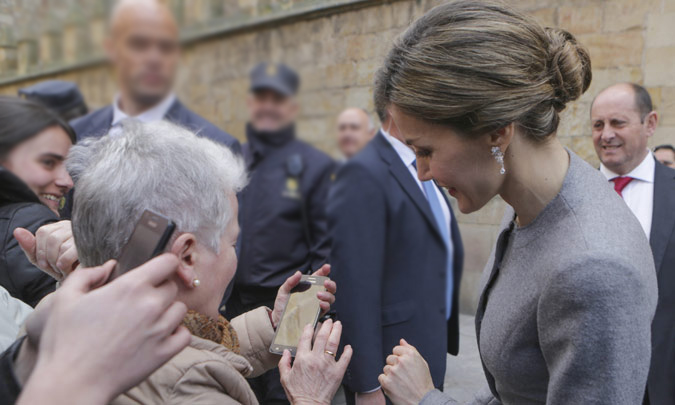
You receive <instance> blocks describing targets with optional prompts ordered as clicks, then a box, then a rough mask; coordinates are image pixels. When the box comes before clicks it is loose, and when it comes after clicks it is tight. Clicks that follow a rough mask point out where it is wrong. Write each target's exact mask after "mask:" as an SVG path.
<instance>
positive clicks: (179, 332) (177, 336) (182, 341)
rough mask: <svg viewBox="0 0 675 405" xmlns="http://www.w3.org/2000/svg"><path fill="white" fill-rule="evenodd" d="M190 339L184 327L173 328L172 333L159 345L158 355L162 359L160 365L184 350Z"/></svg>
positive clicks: (188, 332)
mask: <svg viewBox="0 0 675 405" xmlns="http://www.w3.org/2000/svg"><path fill="white" fill-rule="evenodd" d="M191 337H192V335H191V334H190V331H189V330H188V329H187V328H186V327H185V326H182V325H181V326H179V327H177V328H175V330H174V332H173V333H172V334H171V335H169V336H168V337H167V338H166V339H164V340H163V341H162V342H161V343H160V345H159V348H158V354H159V355H160V357H162V360H161V363H162V364H164V363H166V362H167V361H169V360H171V359H172V358H173V356H175V355H177V354H178V353H180V351H181V350H183V349H185V347H187V345H189V344H190V339H191Z"/></svg>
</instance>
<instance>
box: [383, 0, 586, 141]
mask: <svg viewBox="0 0 675 405" xmlns="http://www.w3.org/2000/svg"><path fill="white" fill-rule="evenodd" d="M590 83H591V60H590V57H589V55H588V51H586V49H585V48H584V47H583V46H582V45H581V44H579V43H578V42H577V40H576V39H575V38H574V36H573V35H572V34H570V33H569V32H567V31H564V30H561V29H555V28H546V29H544V28H543V27H542V26H541V25H539V24H538V23H537V22H536V21H535V20H534V18H532V17H530V16H528V15H526V14H524V13H521V12H520V11H518V10H516V9H513V8H511V7H509V6H507V5H505V4H504V3H501V2H496V1H490V0H485V1H478V0H458V1H453V2H450V3H447V4H443V5H440V6H438V7H435V8H433V9H432V10H430V11H429V12H427V13H426V14H425V15H424V16H422V17H421V18H419V19H418V20H417V21H415V22H414V23H413V24H412V25H411V26H410V28H408V29H407V30H406V31H405V32H404V33H403V34H401V36H400V37H399V38H398V39H397V40H396V42H395V43H394V45H393V47H392V49H391V51H390V52H389V54H388V55H387V57H386V58H385V60H384V63H383V65H382V67H381V68H380V69H379V71H378V72H377V74H376V76H375V107H376V109H377V110H378V113H379V114H383V111H384V110H385V107H386V106H387V105H388V104H393V105H395V106H396V107H398V108H399V109H400V110H402V111H404V112H406V113H407V114H409V115H412V116H414V117H417V118H419V119H422V120H425V121H428V122H432V123H435V124H440V125H447V126H450V127H452V128H454V129H456V130H457V131H458V132H459V133H461V134H465V135H467V136H480V135H482V134H485V133H489V132H490V131H494V130H497V129H499V128H503V127H504V126H506V125H509V124H511V123H515V124H516V125H517V126H518V127H519V128H520V130H521V132H523V133H524V134H525V135H526V136H527V137H528V138H529V139H531V140H534V141H543V140H546V139H548V137H549V136H550V135H552V134H554V133H555V132H556V131H557V129H558V124H559V121H560V117H559V113H560V112H561V111H562V110H563V109H564V108H565V105H566V104H567V103H569V102H570V101H573V100H576V99H578V98H579V97H580V96H581V95H582V94H583V93H584V92H585V91H586V90H587V89H588V86H589V85H590Z"/></svg>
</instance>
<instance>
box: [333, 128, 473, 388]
mask: <svg viewBox="0 0 675 405" xmlns="http://www.w3.org/2000/svg"><path fill="white" fill-rule="evenodd" d="M446 203H447V201H446ZM451 212H452V210H451ZM328 229H329V234H330V235H331V240H332V247H331V258H330V263H331V265H332V272H331V277H332V278H333V279H334V280H335V281H336V282H337V284H338V286H339V288H338V292H337V300H336V304H335V308H336V310H337V315H338V319H340V320H341V321H342V323H343V324H344V329H343V335H342V342H341V344H342V345H345V344H350V345H352V347H353V348H354V357H353V358H352V360H351V364H350V365H349V369H348V371H347V374H346V375H345V381H344V383H345V384H346V385H347V387H348V388H349V389H350V390H351V391H354V392H365V391H370V390H372V389H375V388H376V387H378V386H379V382H378V380H377V377H378V375H379V374H380V373H381V372H382V368H383V367H384V365H385V359H386V357H387V355H389V354H391V351H392V349H393V348H394V346H396V345H398V344H399V339H401V338H405V339H406V340H407V341H408V342H409V343H410V344H412V345H414V346H416V347H417V349H418V350H419V351H420V353H421V354H422V355H423V356H424V358H425V359H426V360H427V362H428V363H429V368H430V370H431V375H432V377H433V380H434V385H436V386H437V387H440V386H442V385H443V378H444V376H445V362H446V358H445V357H446V352H449V353H451V354H457V351H458V348H459V333H458V332H459V324H458V320H459V319H458V316H459V315H458V313H459V312H458V310H459V302H458V297H459V285H460V280H461V275H462V265H463V260H464V258H463V257H464V252H463V248H462V241H461V237H460V235H459V228H458V227H457V221H456V220H455V218H454V215H453V216H452V240H453V243H454V275H453V276H454V291H453V295H454V296H453V306H452V315H451V318H450V320H449V321H448V320H446V319H445V289H446V288H445V287H446V273H447V269H446V261H447V251H446V246H445V243H444V242H443V239H442V236H441V233H440V230H439V229H438V226H437V225H436V222H435V220H434V217H433V214H432V212H431V208H430V206H429V203H428V201H427V200H426V198H425V196H424V194H423V192H422V190H421V189H420V188H419V186H418V185H417V183H416V182H415V179H414V178H413V177H412V176H411V174H410V172H409V171H408V169H407V168H406V167H405V166H404V164H403V162H402V161H401V159H400V158H399V156H398V155H397V153H396V151H395V150H394V148H393V147H392V146H391V145H390V144H389V142H388V141H387V140H386V139H385V138H384V136H383V135H382V134H381V133H380V134H378V135H377V136H376V137H375V138H374V139H373V140H372V141H371V142H370V143H369V144H368V145H367V146H366V147H365V148H364V149H363V151H361V152H360V153H359V154H358V155H357V156H355V157H354V158H353V159H352V160H350V161H349V162H347V163H346V164H345V165H344V166H342V168H341V169H340V170H339V171H338V173H337V176H336V180H335V183H334V185H333V187H332V189H331V192H330V196H329V199H328Z"/></svg>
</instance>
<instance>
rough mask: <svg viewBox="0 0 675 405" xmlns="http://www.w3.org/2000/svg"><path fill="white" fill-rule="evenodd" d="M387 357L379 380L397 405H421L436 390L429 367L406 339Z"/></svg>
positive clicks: (385, 391)
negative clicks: (430, 392) (426, 396)
mask: <svg viewBox="0 0 675 405" xmlns="http://www.w3.org/2000/svg"><path fill="white" fill-rule="evenodd" d="M400 343H401V344H400V345H399V346H396V347H394V350H393V354H392V355H390V356H388V357H387V365H386V366H384V371H383V372H384V374H380V376H379V377H378V380H379V381H380V384H381V385H382V389H383V390H384V393H385V394H387V396H388V397H389V399H390V400H391V401H392V402H393V403H395V404H396V405H403V404H406V405H408V404H409V405H412V404H415V405H417V404H419V403H420V401H422V398H424V396H425V395H426V394H427V393H428V392H429V391H432V390H433V389H434V383H433V381H432V379H431V373H430V372H429V365H428V364H427V362H426V361H425V360H424V358H423V357H422V355H421V354H420V353H419V352H418V351H417V349H415V347H414V346H411V345H410V344H408V342H406V341H405V340H404V339H401V342H400Z"/></svg>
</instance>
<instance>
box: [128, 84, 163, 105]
mask: <svg viewBox="0 0 675 405" xmlns="http://www.w3.org/2000/svg"><path fill="white" fill-rule="evenodd" d="M170 91H171V90H170V89H167V88H165V87H162V88H140V89H137V90H136V91H135V92H134V99H136V100H137V101H138V102H140V103H141V104H144V105H155V104H158V103H160V102H161V101H162V100H164V98H165V97H166V96H167V95H168V94H169V92H170Z"/></svg>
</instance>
